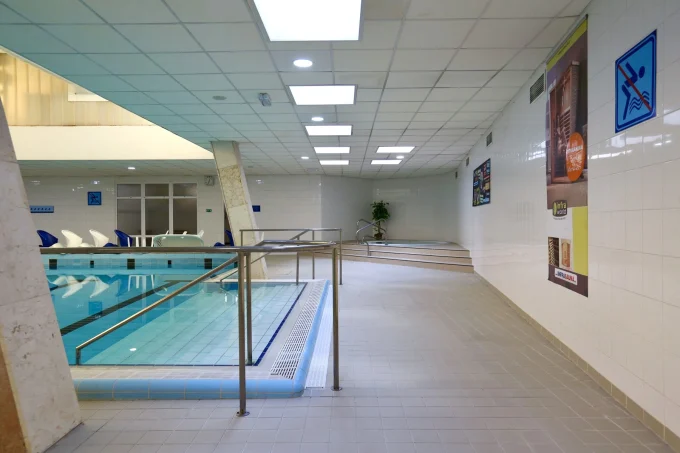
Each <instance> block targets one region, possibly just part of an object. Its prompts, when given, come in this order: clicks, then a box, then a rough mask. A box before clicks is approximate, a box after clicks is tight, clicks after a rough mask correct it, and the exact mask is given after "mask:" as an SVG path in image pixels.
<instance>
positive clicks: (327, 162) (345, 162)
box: [319, 160, 349, 165]
mask: <svg viewBox="0 0 680 453" xmlns="http://www.w3.org/2000/svg"><path fill="white" fill-rule="evenodd" d="M319 163H320V164H321V165H349V161H348V160H320V161H319Z"/></svg>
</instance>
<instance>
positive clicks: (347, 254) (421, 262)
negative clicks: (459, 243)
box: [319, 246, 474, 273]
mask: <svg viewBox="0 0 680 453" xmlns="http://www.w3.org/2000/svg"><path fill="white" fill-rule="evenodd" d="M319 254H320V255H328V253H327V252H326V253H323V252H320V253H319ZM371 255H372V256H370V257H369V256H366V254H365V253H363V254H358V253H357V252H356V251H346V250H345V249H344V246H343V250H342V259H343V260H348V261H362V262H366V263H380V264H391V265H394V266H411V267H420V268H425V269H439V270H447V271H454V272H468V273H472V272H474V268H473V267H472V264H471V263H470V264H464V263H452V262H447V261H443V260H441V259H442V258H443V259H446V258H448V257H430V258H436V259H438V260H436V259H414V258H394V257H389V258H385V257H380V256H373V253H371Z"/></svg>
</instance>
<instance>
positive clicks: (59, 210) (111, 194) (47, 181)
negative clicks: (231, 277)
mask: <svg viewBox="0 0 680 453" xmlns="http://www.w3.org/2000/svg"><path fill="white" fill-rule="evenodd" d="M95 182H96V184H95ZM142 182H146V183H169V182H195V183H196V184H197V189H198V231H200V230H204V231H205V234H204V236H203V239H204V241H205V243H206V244H209V245H212V244H214V243H215V242H218V241H219V242H223V241H224V233H223V228H224V205H223V203H222V193H221V191H220V187H219V185H218V184H217V183H216V185H214V186H206V185H205V184H204V181H203V178H202V177H177V176H168V177H161V176H154V177H144V178H135V177H117V178H113V177H102V178H99V177H96V176H91V177H68V178H64V177H28V178H24V187H25V188H26V193H27V195H28V202H29V204H30V205H38V206H43V205H47V206H54V213H53V214H32V215H31V216H32V217H33V221H34V222H35V226H36V228H37V229H40V230H46V231H49V232H50V233H52V234H54V235H55V236H57V237H59V241H60V242H62V241H64V238H63V237H62V235H61V230H63V229H66V230H71V231H73V232H74V233H76V234H77V235H79V236H80V237H82V238H83V241H84V242H87V243H92V236H91V235H90V232H89V230H90V229H94V230H98V231H100V232H102V233H104V234H105V235H107V236H109V240H111V242H114V243H115V242H116V238H115V234H114V233H113V230H114V229H115V228H116V192H115V190H116V184H119V183H142ZM90 191H97V192H99V191H100V192H102V205H101V206H88V205H87V192H90ZM206 209H212V212H206ZM36 243H40V240H39V238H38V236H37V235H36Z"/></svg>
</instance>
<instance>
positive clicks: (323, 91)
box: [289, 85, 356, 105]
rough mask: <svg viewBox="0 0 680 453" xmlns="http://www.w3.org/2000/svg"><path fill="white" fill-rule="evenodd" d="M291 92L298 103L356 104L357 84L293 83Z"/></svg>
mask: <svg viewBox="0 0 680 453" xmlns="http://www.w3.org/2000/svg"><path fill="white" fill-rule="evenodd" d="M289 88H290V94H292V95H293V100H294V101H295V103H296V104H297V105H351V104H354V98H355V96H354V94H355V92H356V86H355V85H292V86H290V87H289Z"/></svg>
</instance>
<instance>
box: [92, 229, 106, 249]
mask: <svg viewBox="0 0 680 453" xmlns="http://www.w3.org/2000/svg"><path fill="white" fill-rule="evenodd" d="M90 234H91V235H92V239H93V240H94V246H95V247H104V246H105V245H106V244H108V243H109V238H108V236H105V235H104V234H102V233H100V232H99V231H97V230H90Z"/></svg>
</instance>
